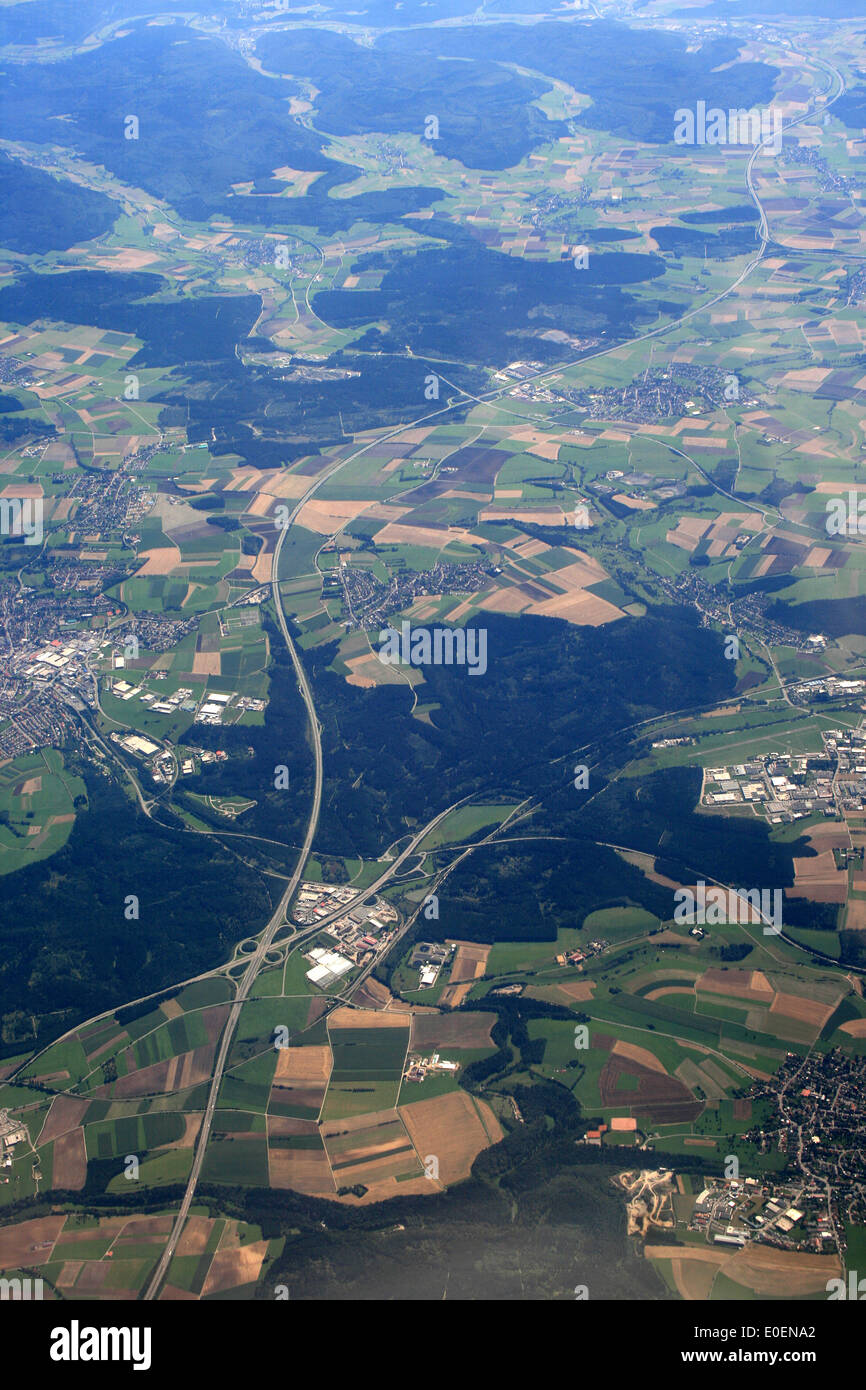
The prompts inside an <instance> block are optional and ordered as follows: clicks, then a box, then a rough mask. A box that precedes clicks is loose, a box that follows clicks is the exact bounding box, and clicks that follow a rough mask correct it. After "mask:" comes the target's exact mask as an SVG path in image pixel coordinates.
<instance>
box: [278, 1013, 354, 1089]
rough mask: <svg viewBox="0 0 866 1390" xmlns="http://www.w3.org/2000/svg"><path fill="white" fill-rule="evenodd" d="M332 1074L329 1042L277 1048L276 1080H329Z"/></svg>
mask: <svg viewBox="0 0 866 1390" xmlns="http://www.w3.org/2000/svg"><path fill="white" fill-rule="evenodd" d="M337 1012H341V1011H340V1010H338V1011H337ZM353 1012H354V1011H353ZM376 1016H377V1017H379V1015H376ZM332 1017H333V1015H332ZM362 1026H363V1025H362ZM330 1075H331V1049H330V1047H328V1045H327V1043H323V1044H322V1045H321V1046H312V1045H311V1046H310V1047H281V1048H279V1049H278V1050H277V1069H276V1071H275V1072H274V1080H275V1081H327V1079H328V1077H329V1076H330Z"/></svg>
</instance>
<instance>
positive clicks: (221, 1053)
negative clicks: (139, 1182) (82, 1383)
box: [144, 503, 323, 1300]
mask: <svg viewBox="0 0 866 1390" xmlns="http://www.w3.org/2000/svg"><path fill="white" fill-rule="evenodd" d="M300 507H301V503H298V506H297V507H296V508H295V510H294V512H293V513H292V515H291V518H290V522H289V524H291V521H293V520H294V519H295V516H296V515H297V513H298V511H299V510H300ZM287 531H288V526H286V527H285V528H283V529H282V530H281V531H280V534H279V537H278V538H277V544H276V549H275V551H274V566H273V571H272V579H271V589H272V592H273V596H274V606H275V608H276V611H277V619H278V621H279V624H280V629H281V631H282V634H283V637H284V638H285V641H286V646H287V647H288V649H289V652H290V653H291V657H292V664H293V665H294V668H295V674H296V675H297V677H298V688H299V690H300V692H301V697H302V698H303V701H304V704H305V705H306V707H307V716H308V718H309V724H310V737H311V739H312V743H313V757H314V760H315V784H314V789H313V803H312V806H311V807H310V818H309V820H308V822H307V833H306V835H305V837H304V843H303V845H302V847H301V852H300V854H299V856H298V862H297V864H296V865H295V871H294V873H293V874H292V877H291V878H290V879H289V882H288V883H287V884H286V887H285V889H284V891H283V893H282V896H281V897H280V900H279V902H278V903H277V906H276V907H275V909H274V911H273V913H272V915H271V918H270V921H269V922H268V924H267V926H266V927H265V929H264V931H263V932H262V934H261V936H260V938H259V942H258V945H257V946H256V949H255V951H254V952H253V954H252V955H251V956H250V959H249V964H248V965H247V968H246V970H245V971H244V974H243V978H242V979H241V981H240V983H239V984H238V988H237V993H236V995H235V998H234V1001H233V1003H232V1006H231V1009H230V1010H229V1016H228V1018H227V1020H226V1025H225V1028H224V1029H223V1031H222V1036H221V1037H220V1042H219V1048H218V1050H217V1055H216V1060H215V1063H214V1070H213V1076H212V1077H211V1083H210V1090H209V1092H208V1098H207V1105H206V1107H205V1112H204V1115H203V1117H202V1122H201V1129H200V1130H199V1134H198V1141H197V1143H196V1148H195V1154H194V1156H193V1162H192V1168H191V1169H190V1175H189V1179H188V1181H187V1185H186V1191H185V1192H184V1194H183V1200H182V1201H181V1204H180V1208H179V1210H178V1213H177V1217H176V1218H175V1222H174V1226H173V1227H172V1230H171V1235H170V1236H169V1238H168V1241H167V1243H166V1246H165V1249H164V1250H163V1252H162V1255H161V1256H160V1259H159V1263H158V1264H157V1266H156V1269H155V1270H154V1272H153V1276H152V1278H151V1281H150V1283H149V1285H148V1287H147V1291H146V1293H145V1295H144V1297H145V1299H148V1300H149V1299H153V1298H156V1296H157V1294H158V1293H159V1289H160V1287H161V1285H162V1281H163V1279H164V1278H165V1275H166V1272H167V1270H168V1267H169V1264H170V1263H171V1259H172V1256H173V1255H174V1252H175V1250H176V1249H177V1244H178V1241H179V1240H180V1237H181V1233H182V1231H183V1228H184V1226H185V1225H186V1219H187V1216H188V1215H189V1209H190V1207H191V1205H192V1200H193V1197H194V1196H195V1190H196V1187H197V1186H198V1180H199V1177H200V1175H201V1169H202V1164H203V1163H204V1156H205V1153H206V1152H207V1144H208V1139H209V1137H210V1131H211V1126H212V1125H213V1117H214V1111H215V1110H216V1103H217V1098H218V1096H219V1090H220V1085H221V1083H222V1077H223V1072H224V1071H225V1065H226V1061H227V1059H228V1055H229V1049H230V1048H231V1045H232V1040H233V1038H234V1035H235V1030H236V1029H237V1025H238V1020H239V1019H240V1016H241V1008H242V1007H243V1004H244V1001H245V1000H246V998H247V995H248V994H249V992H250V988H251V986H252V983H253V981H254V980H255V978H256V976H257V975H258V973H259V970H260V969H261V967H262V963H263V961H264V959H265V956H266V955H267V953H268V951H269V950H270V948H271V946H272V945H273V941H274V937H275V936H276V934H277V932H278V931H279V929H280V927H281V926H282V924H283V921H284V919H285V916H286V912H287V910H288V906H289V903H290V902H291V900H292V898H293V897H294V895H295V892H296V890H297V887H298V884H299V883H300V881H301V878H302V876H303V872H304V869H305V868H306V864H307V860H308V858H309V857H310V850H311V849H312V847H313V840H314V838H315V834H316V830H317V828H318V824H319V811H320V809H321V805H322V780H323V768H322V735H321V727H320V725H319V720H318V717H317V715H316V707H315V705H314V704H313V697H312V694H311V692H310V686H309V682H308V680H307V673H306V671H305V670H304V667H303V665H302V663H301V659H300V657H299V656H298V652H297V649H296V647H295V644H294V642H293V641H292V639H291V636H290V635H289V629H288V625H287V623H286V615H285V613H284V612H283V604H282V599H281V597H280V581H279V575H280V551H281V549H282V545H283V541H284V540H285V537H286V533H287Z"/></svg>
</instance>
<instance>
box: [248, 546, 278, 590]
mask: <svg viewBox="0 0 866 1390" xmlns="http://www.w3.org/2000/svg"><path fill="white" fill-rule="evenodd" d="M273 564H274V557H273V555H272V554H271V552H270V551H267V550H262V551H261V552H260V553H259V555H258V556H257V557H256V563H255V564H254V565H253V568H252V576H253V579H254V580H255V581H256V583H257V584H269V583H270V581H271V572H272V570H273Z"/></svg>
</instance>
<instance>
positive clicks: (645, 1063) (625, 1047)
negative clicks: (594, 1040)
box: [611, 1038, 667, 1075]
mask: <svg viewBox="0 0 866 1390" xmlns="http://www.w3.org/2000/svg"><path fill="white" fill-rule="evenodd" d="M611 1051H612V1052H613V1053H614V1054H615V1055H616V1056H617V1057H627V1058H628V1060H629V1061H630V1062H637V1063H638V1065H639V1066H641V1067H648V1068H649V1070H650V1071H660V1072H662V1073H663V1074H664V1075H667V1072H666V1071H665V1068H664V1067H663V1066H662V1064H661V1062H660V1061H659V1059H658V1057H656V1056H655V1055H654V1054H653V1053H652V1052H650V1051H649V1050H648V1049H647V1048H645V1047H639V1046H638V1044H637V1043H628V1042H623V1041H622V1039H621V1038H618V1039H617V1041H616V1042H615V1043H614V1045H613V1047H612V1049H611Z"/></svg>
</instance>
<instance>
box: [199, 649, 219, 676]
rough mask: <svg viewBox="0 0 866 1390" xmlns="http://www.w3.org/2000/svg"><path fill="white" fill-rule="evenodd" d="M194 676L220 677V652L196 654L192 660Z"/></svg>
mask: <svg viewBox="0 0 866 1390" xmlns="http://www.w3.org/2000/svg"><path fill="white" fill-rule="evenodd" d="M192 672H193V675H194V676H218V675H219V674H220V654H219V652H196V654H195V656H194V657H193V659H192Z"/></svg>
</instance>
